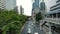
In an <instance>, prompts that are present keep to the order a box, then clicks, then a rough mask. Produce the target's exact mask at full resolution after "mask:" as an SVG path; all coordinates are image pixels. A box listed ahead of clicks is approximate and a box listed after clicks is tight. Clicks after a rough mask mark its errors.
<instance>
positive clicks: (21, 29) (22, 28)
mask: <svg viewBox="0 0 60 34" xmlns="http://www.w3.org/2000/svg"><path fill="white" fill-rule="evenodd" d="M25 24H26V23H25ZM25 24H24V25H23V27H22V28H21V30H20V33H21V32H22V30H23V29H24V26H25Z"/></svg>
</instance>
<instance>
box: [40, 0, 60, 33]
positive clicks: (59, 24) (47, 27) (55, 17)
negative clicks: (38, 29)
mask: <svg viewBox="0 0 60 34" xmlns="http://www.w3.org/2000/svg"><path fill="white" fill-rule="evenodd" d="M41 26H42V29H43V30H44V31H45V32H46V34H60V0H57V1H56V4H55V5H53V6H51V7H50V12H48V13H47V14H46V18H45V20H43V22H42V24H41Z"/></svg>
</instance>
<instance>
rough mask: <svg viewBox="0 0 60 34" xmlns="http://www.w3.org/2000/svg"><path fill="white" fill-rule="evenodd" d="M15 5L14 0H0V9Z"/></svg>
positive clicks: (11, 7) (12, 7)
mask: <svg viewBox="0 0 60 34" xmlns="http://www.w3.org/2000/svg"><path fill="white" fill-rule="evenodd" d="M15 7H16V0H0V9H7V10H11V9H14V8H15Z"/></svg>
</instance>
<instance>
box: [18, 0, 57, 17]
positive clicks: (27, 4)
mask: <svg viewBox="0 0 60 34" xmlns="http://www.w3.org/2000/svg"><path fill="white" fill-rule="evenodd" d="M45 3H46V6H47V10H48V11H47V12H49V8H50V7H51V6H52V5H54V4H56V0H45ZM17 5H18V6H20V5H22V7H23V8H24V14H25V15H29V16H30V15H31V11H32V0H17Z"/></svg>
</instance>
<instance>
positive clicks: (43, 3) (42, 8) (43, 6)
mask: <svg viewBox="0 0 60 34" xmlns="http://www.w3.org/2000/svg"><path fill="white" fill-rule="evenodd" d="M40 9H41V10H45V2H44V0H42V2H41V3H40Z"/></svg>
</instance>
